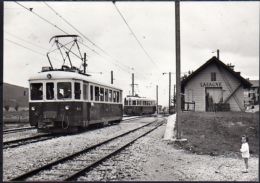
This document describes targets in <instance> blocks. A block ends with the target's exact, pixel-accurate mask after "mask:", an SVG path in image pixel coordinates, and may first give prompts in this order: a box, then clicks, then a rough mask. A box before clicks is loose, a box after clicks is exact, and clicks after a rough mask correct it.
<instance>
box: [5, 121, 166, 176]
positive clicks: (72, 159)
mask: <svg viewBox="0 0 260 183" xmlns="http://www.w3.org/2000/svg"><path fill="white" fill-rule="evenodd" d="M163 123H164V120H162V121H161V122H160V123H159V124H158V119H156V120H155V121H153V122H151V123H148V124H145V125H142V126H141V127H138V128H135V129H133V130H130V131H128V132H125V133H122V134H120V135H118V136H116V137H112V138H110V139H108V140H105V141H103V142H100V143H97V144H95V145H92V146H90V147H88V148H86V149H83V150H81V151H79V152H76V153H74V154H71V155H69V156H66V157H63V158H61V159H58V160H55V161H53V162H51V163H49V164H46V165H44V166H42V167H39V168H36V169H34V170H31V171H29V172H27V173H24V174H22V175H20V176H18V177H15V178H13V179H11V180H10V181H23V180H27V179H29V180H31V179H32V180H35V177H36V179H37V174H38V178H39V175H40V180H42V177H41V175H42V174H44V172H45V171H51V170H52V169H53V170H54V173H53V172H52V173H51V174H52V175H53V176H55V172H56V173H57V172H58V171H62V172H64V171H63V170H64V169H59V165H60V166H64V165H66V163H67V166H68V167H69V169H70V170H72V172H70V174H69V173H67V172H66V174H65V175H64V176H66V177H65V178H64V177H63V178H62V179H63V180H67V181H68V180H74V179H76V178H77V177H78V176H80V175H82V174H83V173H84V172H86V171H89V170H90V169H91V168H93V167H95V166H97V165H98V164H100V163H101V162H103V161H104V160H106V159H107V158H109V157H111V156H113V155H115V154H116V153H118V152H120V151H121V150H123V149H125V148H126V147H127V146H129V145H131V144H132V143H133V142H135V141H136V140H137V139H139V138H141V137H143V136H145V135H146V134H148V133H150V132H151V131H153V130H155V129H156V128H158V127H159V126H161V125H162V124H163ZM152 124H155V126H152ZM149 126H150V127H149ZM146 127H147V128H148V129H146ZM141 129H145V130H144V132H143V133H141V134H139V135H138V136H137V134H136V133H137V132H139V130H141ZM131 135H132V136H131ZM129 136H130V137H132V138H131V140H130V141H129V140H128V141H127V143H124V142H125V141H124V140H122V139H121V138H125V137H128V138H129ZM115 142H117V143H124V144H123V145H122V144H121V145H120V146H119V145H118V144H116V145H115V144H113V143H115ZM111 144H112V145H111ZM109 145H110V146H109ZM104 146H105V148H104ZM118 146H119V148H117V147H118ZM114 148H116V149H114ZM105 151H110V152H108V153H107V154H105V155H101V157H98V158H97V157H96V158H94V159H91V160H86V161H84V160H81V159H80V158H81V157H82V156H84V155H86V154H87V157H91V155H92V158H93V157H95V155H97V154H99V155H100V154H104V152H105ZM100 152H102V153H100ZM93 155H94V156H93ZM79 161H80V162H81V163H82V162H85V163H87V165H86V166H85V165H84V167H81V168H76V169H74V168H73V167H72V164H73V163H74V164H73V165H74V166H79ZM75 171H76V172H75ZM59 173H60V172H58V175H57V174H56V176H57V178H58V179H60V178H61V177H59V175H60V174H59ZM63 174H64V173H63ZM46 177H47V178H48V176H46Z"/></svg>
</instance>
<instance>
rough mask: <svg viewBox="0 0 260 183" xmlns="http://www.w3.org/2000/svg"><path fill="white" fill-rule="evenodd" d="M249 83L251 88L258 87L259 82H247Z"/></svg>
mask: <svg viewBox="0 0 260 183" xmlns="http://www.w3.org/2000/svg"><path fill="white" fill-rule="evenodd" d="M249 82H250V83H251V84H252V86H251V87H259V80H249Z"/></svg>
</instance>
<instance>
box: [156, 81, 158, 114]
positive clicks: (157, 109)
mask: <svg viewBox="0 0 260 183" xmlns="http://www.w3.org/2000/svg"><path fill="white" fill-rule="evenodd" d="M156 112H157V114H158V85H156Z"/></svg>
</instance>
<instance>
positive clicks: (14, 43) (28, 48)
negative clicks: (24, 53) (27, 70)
mask: <svg viewBox="0 0 260 183" xmlns="http://www.w3.org/2000/svg"><path fill="white" fill-rule="evenodd" d="M5 40H6V41H8V42H11V43H13V44H15V45H18V46H20V47H23V48H25V49H27V50H30V51H32V52H34V53H37V54H39V55H42V56H46V55H44V54H43V53H40V52H38V51H35V50H33V49H31V48H28V47H26V46H24V45H22V44H20V43H17V42H15V41H11V40H9V39H7V38H5Z"/></svg>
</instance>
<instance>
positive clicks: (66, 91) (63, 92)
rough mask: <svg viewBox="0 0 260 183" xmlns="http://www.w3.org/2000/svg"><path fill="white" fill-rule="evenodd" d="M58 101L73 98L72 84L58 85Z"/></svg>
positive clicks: (61, 83) (63, 83) (60, 83)
mask: <svg viewBox="0 0 260 183" xmlns="http://www.w3.org/2000/svg"><path fill="white" fill-rule="evenodd" d="M57 94H58V99H70V98H71V83H70V82H59V83H58V84H57Z"/></svg>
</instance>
